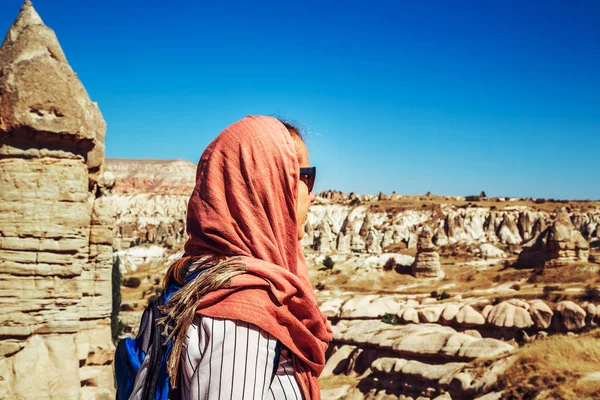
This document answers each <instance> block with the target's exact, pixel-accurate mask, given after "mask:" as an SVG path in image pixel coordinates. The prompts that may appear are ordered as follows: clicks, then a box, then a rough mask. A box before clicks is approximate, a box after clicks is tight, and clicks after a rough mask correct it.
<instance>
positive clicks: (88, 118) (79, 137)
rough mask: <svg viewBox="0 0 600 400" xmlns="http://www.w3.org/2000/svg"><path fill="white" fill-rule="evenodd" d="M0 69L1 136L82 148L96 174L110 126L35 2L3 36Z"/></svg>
mask: <svg viewBox="0 0 600 400" xmlns="http://www.w3.org/2000/svg"><path fill="white" fill-rule="evenodd" d="M0 68H1V71H2V73H1V74H0V134H9V135H13V136H14V135H26V134H27V133H29V134H32V133H33V132H35V133H36V136H37V140H38V141H39V142H44V141H52V142H55V141H56V140H60V141H61V142H64V143H63V144H64V145H66V146H67V147H72V148H80V149H81V150H82V152H84V153H86V154H87V153H89V154H87V157H86V158H87V165H88V167H89V168H90V170H92V171H90V172H92V176H93V175H94V173H95V170H96V169H98V168H99V166H100V164H101V160H103V158H104V135H105V132H106V124H105V122H104V120H103V118H102V115H101V114H100V110H99V109H98V106H97V105H96V104H95V103H92V101H91V100H90V98H89V96H88V94H87V92H86V90H85V88H84V87H83V85H82V84H81V82H80V81H79V79H78V77H77V75H76V74H75V73H74V72H73V70H72V69H71V67H70V66H69V63H68V62H67V59H66V57H65V55H64V53H63V51H62V48H61V47H60V44H59V42H58V39H57V37H56V35H55V34H54V31H53V30H52V29H50V28H48V27H47V26H46V25H44V22H43V21H42V19H41V18H40V16H39V15H38V13H37V12H36V11H35V9H34V7H33V5H32V4H31V2H30V1H26V2H25V3H24V4H23V7H22V8H21V11H20V13H19V16H18V17H17V19H16V20H15V22H14V23H13V25H12V26H11V27H10V29H9V30H8V33H7V34H6V37H5V38H4V41H3V43H2V47H1V48H0Z"/></svg>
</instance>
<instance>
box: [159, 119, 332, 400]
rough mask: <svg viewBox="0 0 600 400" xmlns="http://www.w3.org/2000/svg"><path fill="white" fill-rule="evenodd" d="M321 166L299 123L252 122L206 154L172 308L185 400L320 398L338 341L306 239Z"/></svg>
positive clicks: (175, 368) (174, 271)
mask: <svg viewBox="0 0 600 400" xmlns="http://www.w3.org/2000/svg"><path fill="white" fill-rule="evenodd" d="M314 176H315V169H314V168H310V163H309V158H308V151H307V148H306V145H305V144H304V142H303V141H302V138H301V136H300V134H299V132H298V130H297V129H296V128H294V127H293V126H290V125H286V124H284V123H282V122H281V121H279V120H278V119H276V118H271V117H262V116H248V117H246V118H244V119H242V120H240V121H238V122H236V123H234V124H233V125H231V126H229V127H228V128H227V129H225V130H224V131H223V132H222V133H221V134H220V135H219V136H218V137H217V138H216V139H215V140H214V141H213V142H212V143H211V144H210V145H209V146H208V147H207V148H206V150H205V151H204V153H203V154H202V157H201V159H200V162H199V164H198V169H197V172H196V180H197V181H196V186H195V188H194V191H193V194H192V196H191V198H190V201H189V204H188V215H187V232H188V234H189V239H188V241H187V243H186V245H185V256H184V257H183V258H182V259H181V260H178V261H177V262H175V263H174V264H173V265H172V266H171V268H170V269H169V271H168V272H167V276H166V277H165V282H166V283H167V284H169V283H170V282H174V281H176V282H178V283H179V284H184V283H185V282H187V283H185V285H184V286H183V288H182V289H180V290H179V291H178V292H176V293H175V295H173V297H172V298H171V300H170V301H169V303H168V304H167V306H166V307H165V308H164V312H165V313H166V315H167V317H166V318H165V320H164V322H165V324H166V325H167V326H169V327H170V331H169V335H170V336H169V337H170V338H172V339H173V351H172V352H171V356H170V358H169V367H168V370H169V374H170V376H171V384H172V385H177V386H179V387H180V389H181V392H182V397H183V398H184V399H280V398H281V399H302V398H303V399H305V400H312V399H319V398H320V394H319V386H318V382H317V376H318V374H319V373H320V372H321V370H322V369H323V367H324V364H325V357H324V353H325V350H326V348H327V344H328V342H329V341H330V340H331V329H330V327H329V325H328V323H327V320H326V317H325V316H324V315H323V314H322V313H321V312H320V310H319V308H318V307H317V302H316V298H315V295H314V291H313V289H312V285H311V284H310V281H309V279H308V272H307V269H306V264H305V261H304V256H303V253H302V247H301V245H300V240H301V239H302V236H303V234H304V224H305V222H306V216H307V213H308V208H309V206H310V204H311V203H312V202H313V201H314V195H312V194H311V190H312V184H313V183H314Z"/></svg>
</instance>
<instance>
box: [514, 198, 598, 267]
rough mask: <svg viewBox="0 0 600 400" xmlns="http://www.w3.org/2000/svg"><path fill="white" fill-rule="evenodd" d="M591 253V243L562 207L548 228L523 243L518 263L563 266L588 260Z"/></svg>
mask: <svg viewBox="0 0 600 400" xmlns="http://www.w3.org/2000/svg"><path fill="white" fill-rule="evenodd" d="M589 253H590V246H589V243H588V242H587V240H585V238H584V237H583V235H582V234H581V232H579V231H578V230H577V229H576V228H575V226H574V225H573V223H572V222H571V218H570V217H569V214H568V213H567V211H566V210H565V209H561V210H560V211H559V212H558V213H557V214H556V220H555V221H554V223H553V224H552V225H551V226H550V227H549V228H548V229H546V230H545V231H544V232H542V233H541V234H540V235H538V236H537V237H536V238H534V239H532V240H531V241H529V242H528V243H526V244H525V245H523V251H522V252H521V253H520V254H519V258H518V260H517V263H518V264H520V265H523V266H535V265H539V264H545V265H548V266H561V265H565V264H569V263H573V262H577V261H587V260H588V257H589Z"/></svg>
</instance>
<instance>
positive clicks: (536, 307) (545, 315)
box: [529, 299, 554, 329]
mask: <svg viewBox="0 0 600 400" xmlns="http://www.w3.org/2000/svg"><path fill="white" fill-rule="evenodd" d="M529 304H530V306H531V307H530V308H529V313H530V314H531V319H532V320H533V322H534V324H535V326H536V328H538V329H547V328H548V327H549V326H550V324H551V323H552V316H553V315H554V312H552V309H551V308H550V307H548V305H547V304H546V303H544V302H543V301H542V300H539V299H537V300H532V301H531V302H530V303H529Z"/></svg>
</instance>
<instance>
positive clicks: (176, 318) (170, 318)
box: [157, 257, 246, 388]
mask: <svg viewBox="0 0 600 400" xmlns="http://www.w3.org/2000/svg"><path fill="white" fill-rule="evenodd" d="M180 261H181V262H176V264H177V266H181V265H185V263H186V262H188V261H190V259H189V258H187V257H186V258H183V259H181V260H180ZM177 266H175V264H174V265H173V266H172V267H171V269H173V267H175V271H177V270H178V269H179V268H177ZM171 269H170V270H171ZM245 272H246V265H245V263H244V262H243V261H242V259H241V258H240V257H230V258H227V259H225V260H223V261H220V262H219V263H218V264H216V265H215V266H213V267H210V268H209V269H207V270H206V271H204V272H202V273H201V274H200V275H198V276H197V277H196V278H194V279H193V280H192V281H190V282H188V283H187V284H185V285H184V286H183V287H182V288H181V289H179V290H178V291H177V292H175V294H173V296H172V297H171V299H170V300H169V302H168V303H167V304H166V305H164V306H160V307H159V310H160V311H161V312H162V313H163V315H164V316H163V317H161V318H158V319H157V322H158V323H159V324H160V325H162V326H163V335H164V336H165V341H164V343H165V344H166V343H167V342H169V341H170V340H173V346H172V347H171V354H169V358H168V360H167V372H168V373H169V376H170V378H171V386H172V387H173V388H176V387H177V383H178V378H179V377H178V374H179V363H180V359H181V351H182V347H183V343H184V340H185V338H186V333H187V330H188V328H189V326H190V324H191V323H192V321H193V320H194V316H195V315H196V309H197V305H198V302H199V301H200V299H201V298H202V297H203V296H205V295H206V294H208V293H210V292H212V291H214V290H218V289H221V288H226V287H229V285H230V284H231V278H233V277H234V276H237V275H240V274H243V273H245ZM178 278H179V277H177V279H178Z"/></svg>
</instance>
